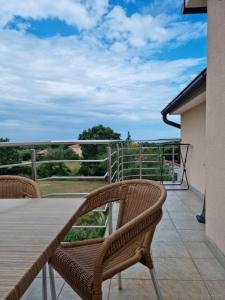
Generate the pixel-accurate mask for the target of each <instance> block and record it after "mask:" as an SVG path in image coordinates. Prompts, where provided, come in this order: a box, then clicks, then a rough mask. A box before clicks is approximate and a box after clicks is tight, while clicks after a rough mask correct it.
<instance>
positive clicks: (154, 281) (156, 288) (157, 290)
mask: <svg viewBox="0 0 225 300" xmlns="http://www.w3.org/2000/svg"><path fill="white" fill-rule="evenodd" d="M149 270H150V275H151V277H152V282H153V285H154V288H155V292H156V295H157V299H158V300H163V298H162V294H161V292H160V288H159V284H158V281H157V279H156V274H155V269H154V268H152V269H149Z"/></svg>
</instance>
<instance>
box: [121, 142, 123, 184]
mask: <svg viewBox="0 0 225 300" xmlns="http://www.w3.org/2000/svg"><path fill="white" fill-rule="evenodd" d="M121 179H122V180H123V142H122V143H121Z"/></svg>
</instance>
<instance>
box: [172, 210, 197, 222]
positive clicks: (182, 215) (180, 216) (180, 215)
mask: <svg viewBox="0 0 225 300" xmlns="http://www.w3.org/2000/svg"><path fill="white" fill-rule="evenodd" d="M169 215H170V217H171V218H172V220H173V219H176V220H196V217H195V214H193V213H192V212H182V211H170V212H169Z"/></svg>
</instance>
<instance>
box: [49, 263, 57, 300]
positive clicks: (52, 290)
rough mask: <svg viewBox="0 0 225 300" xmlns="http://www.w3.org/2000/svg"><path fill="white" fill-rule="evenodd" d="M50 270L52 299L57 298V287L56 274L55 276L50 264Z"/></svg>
mask: <svg viewBox="0 0 225 300" xmlns="http://www.w3.org/2000/svg"><path fill="white" fill-rule="evenodd" d="M48 271H49V280H50V288H51V295H52V300H56V298H57V297H56V289H55V276H54V270H53V268H52V266H50V265H48Z"/></svg>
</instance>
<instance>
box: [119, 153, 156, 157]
mask: <svg viewBox="0 0 225 300" xmlns="http://www.w3.org/2000/svg"><path fill="white" fill-rule="evenodd" d="M133 156H139V157H140V156H159V153H151V154H148V153H137V154H124V155H123V157H133Z"/></svg>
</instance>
